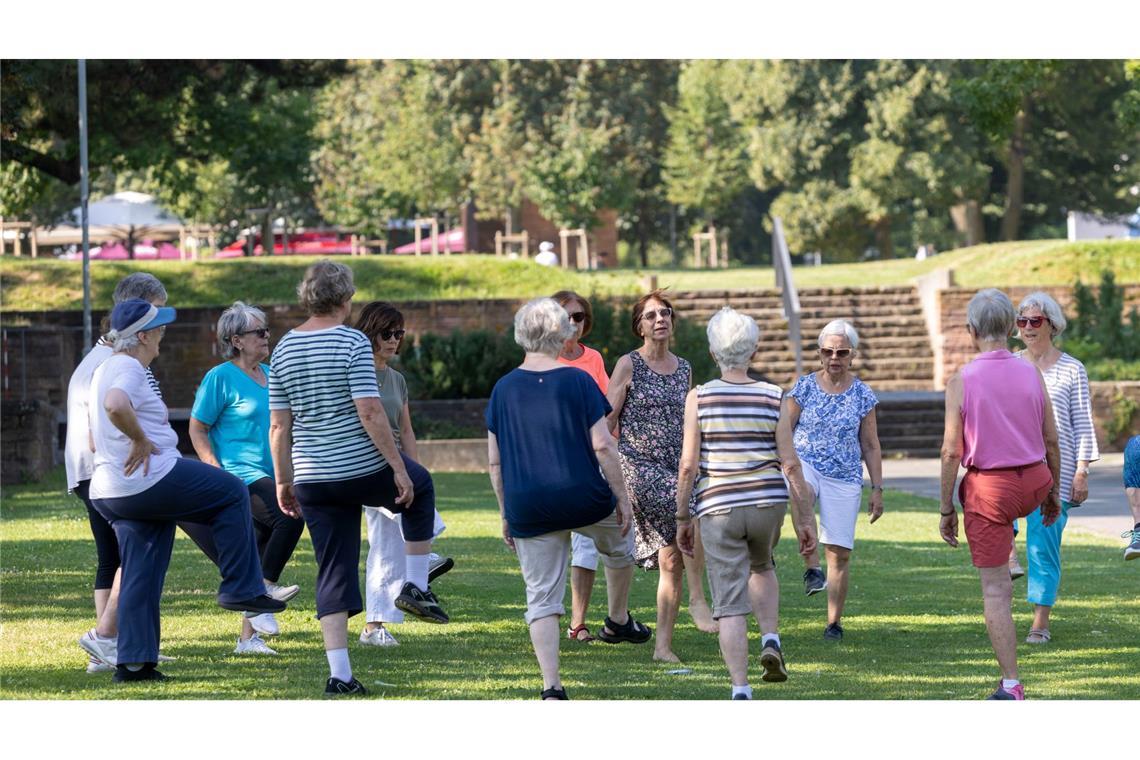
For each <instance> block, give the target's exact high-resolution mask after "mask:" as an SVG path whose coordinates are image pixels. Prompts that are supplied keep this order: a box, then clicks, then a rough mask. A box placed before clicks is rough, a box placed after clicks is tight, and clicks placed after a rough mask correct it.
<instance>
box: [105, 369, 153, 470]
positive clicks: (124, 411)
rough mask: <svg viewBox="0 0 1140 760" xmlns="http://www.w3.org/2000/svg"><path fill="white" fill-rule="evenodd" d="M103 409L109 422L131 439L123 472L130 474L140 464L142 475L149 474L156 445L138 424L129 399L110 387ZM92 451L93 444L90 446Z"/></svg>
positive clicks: (121, 392)
mask: <svg viewBox="0 0 1140 760" xmlns="http://www.w3.org/2000/svg"><path fill="white" fill-rule="evenodd" d="M103 409H104V410H105V411H106V412H107V419H109V420H110V421H111V424H112V425H114V426H115V427H116V428H118V429H119V431H120V432H122V434H123V435H125V436H126V437H127V438H130V439H131V450H130V451H129V452H128V453H127V461H126V462H125V463H124V465H123V472H124V473H125V474H126V475H128V476H130V475H132V474H134V472H135V470H137V469H138V468H139V467H140V466H141V467H142V468H143V475H149V474H150V455H151V454H153V453H154V452H156V451H158V447H157V446H155V445H154V444H153V443H151V441H150V439H149V438H147V437H146V435H145V434H144V433H143V430H142V427H141V426H140V425H139V418H138V417H137V416H135V407H134V406H133V405H132V404H131V399H130V397H129V396H127V394H126V393H125V392H124V391H123V390H122V389H120V388H112V389H111V390H109V391H107V395H106V396H104V397H103ZM92 451H94V446H92Z"/></svg>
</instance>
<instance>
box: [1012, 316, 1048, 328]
mask: <svg viewBox="0 0 1140 760" xmlns="http://www.w3.org/2000/svg"><path fill="white" fill-rule="evenodd" d="M1046 322H1049V318H1048V317H1018V318H1017V326H1018V327H1032V328H1034V329H1036V328H1038V327H1040V326H1041V325H1043V324H1044V323H1046ZM1049 324H1053V323H1052V322H1049Z"/></svg>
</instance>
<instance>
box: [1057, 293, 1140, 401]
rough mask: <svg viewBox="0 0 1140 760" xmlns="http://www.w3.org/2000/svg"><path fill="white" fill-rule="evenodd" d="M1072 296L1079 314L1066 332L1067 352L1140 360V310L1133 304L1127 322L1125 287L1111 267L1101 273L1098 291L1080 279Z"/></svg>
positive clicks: (1083, 357)
mask: <svg viewBox="0 0 1140 760" xmlns="http://www.w3.org/2000/svg"><path fill="white" fill-rule="evenodd" d="M1073 297H1074V301H1075V305H1076V316H1075V317H1074V318H1073V320H1072V321H1071V322H1069V325H1068V327H1067V328H1066V331H1065V343H1064V345H1065V350H1066V351H1068V352H1069V353H1070V354H1072V355H1073V356H1075V357H1076V358H1078V359H1080V360H1081V361H1082V362H1084V361H1087V360H1097V359H1121V360H1124V361H1125V362H1133V361H1136V360H1140V313H1138V312H1137V310H1136V307H1135V306H1134V307H1132V309H1131V310H1129V312H1128V321H1127V322H1125V321H1124V288H1122V287H1120V286H1119V285H1117V284H1116V278H1115V276H1114V275H1113V273H1112V271H1111V270H1105V271H1104V272H1103V273H1102V274H1101V280H1100V287H1099V288H1098V290H1097V293H1096V294H1094V293H1093V292H1092V290H1091V289H1090V288H1089V287H1088V286H1086V285H1084V284H1083V283H1082V282H1080V281H1077V284H1076V285H1075V286H1074V287H1073ZM1128 379H1135V377H1133V378H1128Z"/></svg>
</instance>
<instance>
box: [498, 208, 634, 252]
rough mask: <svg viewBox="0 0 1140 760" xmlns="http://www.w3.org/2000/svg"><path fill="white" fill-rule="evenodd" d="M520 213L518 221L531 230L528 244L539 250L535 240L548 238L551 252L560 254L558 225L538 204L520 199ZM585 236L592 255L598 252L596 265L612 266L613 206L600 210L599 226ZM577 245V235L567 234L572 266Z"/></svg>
mask: <svg viewBox="0 0 1140 760" xmlns="http://www.w3.org/2000/svg"><path fill="white" fill-rule="evenodd" d="M520 217H521V218H520V220H519V224H520V226H521V227H522V228H523V229H524V230H526V231H527V232H528V233H529V234H530V239H531V240H532V241H533V245H532V246H531V247H532V248H533V250H534V252H535V253H537V252H538V244H539V243H540V242H542V241H543V240H549V241H550V242H551V243H554V252H555V253H556V254H558V255H559V256H561V255H562V242H561V238H560V237H559V236H558V230H559V229H560V228H559V227H558V226H557V225H555V224H554V223H553V222H551V221H550V220H549V219H547V218H546V217H544V216H543V215H542V214H540V213H539V211H538V206H535V205H534V204H533V203H531V202H530V201H523V204H522V211H521V214H520ZM586 239H587V243H588V245H589V249H590V253H591V257H593V256H594V255H595V254H597V255H598V266H599V267H603V268H604V267H612V266H615V265H616V264H617V244H618V234H617V212H616V211H614V210H613V209H605V210H603V211H599V212H598V226H597V227H595V228H594V229H593V230H591V231H590V232H588V233H587V234H586ZM576 245H577V239H576V238H570V239H569V240H568V241H567V244H566V250H567V256H568V257H569V260H570V265H571V266H573V265H574V262H575V261H576V258H575V256H576V255H577V254H576V251H577V248H576V247H575V246H576ZM602 254H605V255H602Z"/></svg>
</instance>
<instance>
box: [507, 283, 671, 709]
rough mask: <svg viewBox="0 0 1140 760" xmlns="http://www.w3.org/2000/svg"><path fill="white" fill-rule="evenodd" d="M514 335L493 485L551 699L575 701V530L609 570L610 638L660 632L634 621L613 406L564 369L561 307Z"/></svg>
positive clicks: (532, 312) (546, 303)
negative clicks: (568, 633) (565, 632)
mask: <svg viewBox="0 0 1140 760" xmlns="http://www.w3.org/2000/svg"><path fill="white" fill-rule="evenodd" d="M514 329H515V341H516V342H517V343H518V344H519V345H520V346H521V347H522V349H523V350H524V351H525V352H526V355H525V357H524V359H523V362H522V364H521V365H519V367H518V368H516V369H513V370H511V371H510V372H509V373H507V374H506V375H504V376H503V377H502V378H500V379H499V381H498V382H497V383H495V388H494V390H493V391H492V392H491V399H490V401H489V402H488V404H487V413H486V421H487V430H488V433H487V453H488V461H489V465H490V475H491V486H492V488H493V489H494V491H495V497H496V499H497V500H498V502H499V514H500V515H501V516H502V521H503V541H504V542H505V543H506V544H507V546H508V547H510V548H511V549H513V550H514V551H515V553H516V554H517V555H518V558H519V566H520V567H521V568H522V575H523V580H524V582H525V583H526V601H527V607H526V616H525V617H526V622H527V625H528V626H529V627H530V639H531V643H532V644H533V645H534V652H535V655H536V657H537V659H538V665H539V668H540V670H541V671H542V686H543V691H542V694H541V696H542V699H544V700H545V699H566V698H567V696H566V690H565V688H563V686H562V680H561V677H560V675H559V669H558V663H559V661H558V642H559V639H560V638H561V636H560V629H559V618H560V616H561V615H564V614H566V608H565V606H564V605H563V602H564V600H565V596H566V565H567V562H568V561H569V555H570V532H571V531H576V532H578V533H580V534H582V535H584V536H587V537H588V538H591V539H593V541H594V544H595V546H596V547H597V550H598V553H599V554H600V555H601V557H602V563H603V564H604V565H605V568H606V591H607V595H608V600H609V615H608V616H607V617H606V620H605V627H604V628H603V629H602V635H603V637H604V638H605V639H606V640H607V641H610V642H613V643H617V642H622V641H627V642H631V643H642V642H645V641H648V640H649V638H650V636H651V632H650V630H649V628H647V627H646V626H645V625H643V624H642V623H639V622H637V621H635V620H634V619H633V617H632V616H631V615H630V614H629V608H628V604H629V590H630V585H631V583H632V581H633V565H634V561H633V541H632V536H631V535H630V529H631V528H632V526H633V513H632V509H631V507H630V502H629V496H628V495H627V494H626V488H625V481H624V480H623V479H622V474H621V467H620V465H619V464H618V457H617V447H616V445H615V443H614V439H613V436H612V435H610V432H609V427H608V426H607V424H606V415H607V414H609V412H610V411H611V408H610V405H609V402H608V401H606V397H605V396H604V395H602V392H601V391H600V390H599V389H598V386H597V384H596V383H595V382H594V380H593V379H591V377H590V376H589V375H587V374H586V373H585V372H583V371H581V370H579V369H577V368H576V367H568V366H566V365H565V364H562V363H560V362H559V361H558V355H559V353H560V352H561V351H562V348H563V345H564V344H565V342H566V341H567V340H568V339H569V338H570V337H571V336H572V335H573V334H574V332H575V331H574V328H573V327H572V326H571V325H570V318H569V316H568V315H567V313H566V310H565V309H563V308H562V307H561V306H559V305H558V302H557V301H554V300H553V299H550V298H539V299H536V300H534V301H531V302H529V303H527V304H525V305H524V306H523V307H522V308H520V309H519V310H518V312H517V313H516V314H515V320H514ZM599 465H600V469H599ZM615 507H616V509H615Z"/></svg>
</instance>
